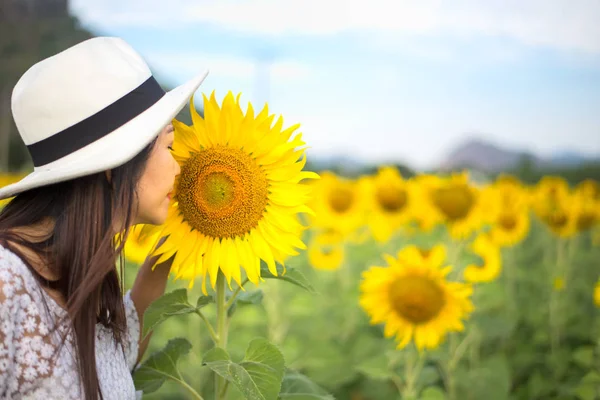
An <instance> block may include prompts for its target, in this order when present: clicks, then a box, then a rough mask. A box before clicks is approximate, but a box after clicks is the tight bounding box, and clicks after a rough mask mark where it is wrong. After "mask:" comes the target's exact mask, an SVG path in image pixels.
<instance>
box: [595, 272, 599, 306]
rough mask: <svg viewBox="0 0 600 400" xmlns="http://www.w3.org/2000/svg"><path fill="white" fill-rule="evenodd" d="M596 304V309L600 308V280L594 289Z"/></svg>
mask: <svg viewBox="0 0 600 400" xmlns="http://www.w3.org/2000/svg"><path fill="white" fill-rule="evenodd" d="M594 304H596V307H600V279H598V282H596V286H595V287H594Z"/></svg>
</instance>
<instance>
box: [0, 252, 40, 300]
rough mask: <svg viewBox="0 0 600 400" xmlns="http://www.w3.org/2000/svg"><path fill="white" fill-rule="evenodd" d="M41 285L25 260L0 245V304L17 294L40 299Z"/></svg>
mask: <svg viewBox="0 0 600 400" xmlns="http://www.w3.org/2000/svg"><path fill="white" fill-rule="evenodd" d="M38 288H39V284H38V282H37V280H36V279H35V277H34V276H33V274H32V273H31V271H29V268H27V266H26V265H25V263H24V262H23V260H22V259H21V258H20V257H19V256H18V255H16V254H15V253H13V252H12V251H10V250H9V249H7V248H6V247H4V246H2V245H0V302H1V301H2V300H3V299H7V298H11V297H13V296H14V295H15V294H16V293H27V294H29V295H33V296H34V297H36V298H37V297H38V296H37V295H38V294H39V290H37V289H38Z"/></svg>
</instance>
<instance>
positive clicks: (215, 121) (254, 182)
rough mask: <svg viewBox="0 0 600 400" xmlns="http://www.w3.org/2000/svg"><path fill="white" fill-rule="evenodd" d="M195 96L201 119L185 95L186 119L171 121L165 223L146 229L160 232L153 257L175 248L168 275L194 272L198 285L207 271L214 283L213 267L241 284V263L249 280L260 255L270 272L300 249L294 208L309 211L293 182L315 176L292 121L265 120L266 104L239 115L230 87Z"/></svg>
mask: <svg viewBox="0 0 600 400" xmlns="http://www.w3.org/2000/svg"><path fill="white" fill-rule="evenodd" d="M203 97H204V113H205V117H204V118H202V117H201V116H200V115H199V114H198V113H197V112H196V108H195V107H194V99H193V98H192V99H191V101H190V113H191V116H192V122H193V125H192V126H187V125H186V124H184V123H181V122H179V121H176V120H174V121H173V126H174V128H175V143H174V145H173V156H174V157H175V159H176V160H177V162H178V163H179V164H180V166H181V174H180V175H179V176H178V177H177V179H176V182H175V191H174V196H173V200H172V201H171V204H170V207H169V213H168V217H167V221H166V222H165V224H164V225H162V226H160V227H155V228H149V229H148V232H156V231H158V232H159V234H160V235H161V237H163V236H165V237H168V238H167V240H166V242H165V243H164V244H163V245H162V246H161V247H159V248H158V250H157V251H156V254H161V256H160V259H159V260H158V262H160V261H162V260H166V259H168V258H169V257H171V256H172V255H173V254H176V256H175V259H174V261H173V266H172V267H171V270H172V271H173V273H174V274H175V276H176V278H185V279H190V280H192V279H193V278H194V277H200V278H202V285H203V286H202V288H203V291H205V290H206V288H205V283H206V276H207V274H208V276H209V277H210V284H211V286H212V287H213V288H214V287H215V284H216V281H217V275H218V273H219V271H222V273H223V274H224V276H225V278H226V280H227V283H228V284H229V285H230V286H231V279H232V278H233V279H234V280H235V282H237V283H238V285H239V284H241V268H243V269H244V270H245V273H246V276H247V278H248V279H249V280H250V281H251V282H253V283H255V284H257V283H258V282H259V281H260V279H261V277H260V262H261V260H263V261H264V262H265V263H266V265H267V266H268V268H269V271H270V272H271V273H272V274H275V275H276V274H277V269H276V262H279V263H283V261H284V259H285V257H286V256H293V255H296V254H298V252H297V250H296V249H305V248H306V246H305V245H304V243H303V242H302V241H301V240H300V235H301V233H302V231H303V230H304V229H305V227H304V226H302V225H301V224H300V223H299V221H298V218H297V217H298V216H297V214H298V213H311V212H312V211H311V210H310V208H309V207H308V206H307V205H306V203H307V202H308V200H309V196H310V186H309V185H307V184H304V183H301V181H302V180H304V179H315V178H318V175H317V174H315V173H314V172H307V171H302V169H303V168H304V165H305V163H306V157H305V149H304V148H303V146H304V145H305V143H304V141H302V135H301V134H297V135H295V136H294V137H293V138H292V134H293V133H294V132H295V131H296V130H297V129H298V126H299V125H294V126H292V127H290V128H287V129H283V119H282V118H281V117H279V118H278V119H277V121H276V122H275V124H273V120H274V115H269V110H268V107H267V106H266V105H265V107H264V108H263V109H262V111H261V112H260V113H259V114H258V115H256V116H255V115H254V110H253V108H252V105H251V104H249V105H248V110H247V112H246V114H244V112H243V111H242V109H241V107H240V105H239V95H238V97H237V98H234V97H233V94H232V93H231V92H229V93H227V95H226V96H225V98H224V100H223V103H222V106H221V107H220V106H219V104H218V103H217V101H216V99H215V94H214V92H213V93H212V95H211V96H210V99H209V98H207V97H206V96H203ZM192 283H193V280H192V281H191V282H190V285H191V284H192Z"/></svg>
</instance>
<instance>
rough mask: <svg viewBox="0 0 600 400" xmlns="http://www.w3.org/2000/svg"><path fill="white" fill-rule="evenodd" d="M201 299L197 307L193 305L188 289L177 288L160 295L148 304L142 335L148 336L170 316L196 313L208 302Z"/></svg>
mask: <svg viewBox="0 0 600 400" xmlns="http://www.w3.org/2000/svg"><path fill="white" fill-rule="evenodd" d="M203 297H204V296H203ZM200 299H202V297H201V298H200ZM200 299H199V300H198V305H197V306H196V307H194V306H193V305H191V304H190V302H189V301H188V295H187V289H177V290H174V291H172V292H170V293H167V294H165V295H163V296H161V297H159V298H158V299H156V300H155V301H154V302H153V303H152V304H150V306H148V309H147V310H146V312H145V313H144V327H143V330H142V337H146V335H148V333H149V332H150V331H152V330H154V329H155V328H156V327H157V326H158V325H160V324H162V323H163V322H164V321H166V320H167V319H169V318H170V317H172V316H174V315H183V314H191V313H194V312H196V310H197V309H198V308H200V307H203V306H204V305H206V304H208V303H206V304H204V303H203V302H201V301H200Z"/></svg>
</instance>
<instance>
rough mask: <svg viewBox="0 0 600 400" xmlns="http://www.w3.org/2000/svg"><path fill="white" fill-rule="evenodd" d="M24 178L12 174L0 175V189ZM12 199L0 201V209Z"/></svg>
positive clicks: (22, 175) (21, 175)
mask: <svg viewBox="0 0 600 400" xmlns="http://www.w3.org/2000/svg"><path fill="white" fill-rule="evenodd" d="M24 177H25V175H24V174H16V173H12V174H0V188H2V187H4V186H8V185H11V184H13V183H15V182H18V181H20V180H21V179H23V178H24ZM12 199H13V198H12V197H11V198H8V199H4V200H0V209H1V208H2V207H4V206H5V205H6V204H8V203H9V202H10V201H11V200H12Z"/></svg>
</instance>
